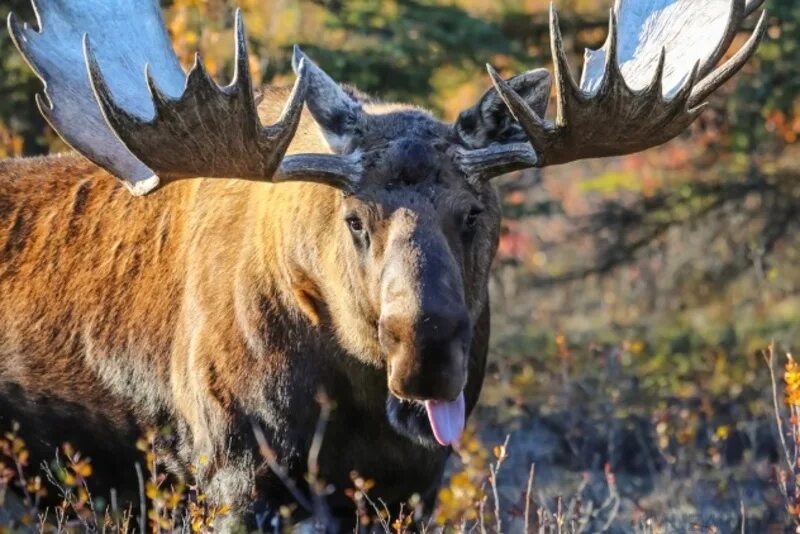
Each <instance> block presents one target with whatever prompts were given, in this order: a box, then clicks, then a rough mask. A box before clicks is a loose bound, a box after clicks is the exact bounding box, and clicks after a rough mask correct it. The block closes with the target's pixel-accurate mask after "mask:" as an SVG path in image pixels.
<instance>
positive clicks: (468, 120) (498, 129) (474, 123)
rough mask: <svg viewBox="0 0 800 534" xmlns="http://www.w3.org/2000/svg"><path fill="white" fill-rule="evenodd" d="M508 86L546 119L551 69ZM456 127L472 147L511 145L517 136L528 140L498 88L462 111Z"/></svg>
mask: <svg viewBox="0 0 800 534" xmlns="http://www.w3.org/2000/svg"><path fill="white" fill-rule="evenodd" d="M506 83H508V85H510V86H511V88H512V89H513V90H514V91H516V92H517V94H519V95H520V96H521V97H522V98H523V99H524V100H525V102H527V103H528V105H529V106H530V107H531V108H532V109H533V110H534V111H535V112H536V113H537V114H538V115H539V117H544V114H545V112H546V111H547V102H548V100H549V99H550V85H551V81H550V72H549V71H548V70H547V69H535V70H530V71H528V72H525V73H523V74H520V75H518V76H514V77H513V78H511V79H510V80H508V81H507V82H506ZM454 127H455V130H456V133H457V134H458V136H459V137H460V138H461V140H462V142H463V143H464V144H465V145H466V146H467V147H469V148H484V147H487V146H489V145H490V144H492V143H504V142H509V141H511V140H512V139H513V137H514V136H515V135H520V136H521V137H520V139H524V134H523V133H522V129H521V128H520V127H519V125H518V124H517V121H516V120H514V117H513V116H512V115H511V112H510V111H509V110H508V107H507V106H506V104H505V102H503V99H502V98H500V95H499V94H497V91H496V90H495V89H494V88H491V89H489V90H488V91H486V92H485V93H484V94H483V96H482V97H481V99H480V100H479V101H478V103H477V104H475V105H474V106H472V107H471V108H469V109H467V110H464V111H462V112H461V114H460V115H459V116H458V119H457V120H456V122H455V125H454Z"/></svg>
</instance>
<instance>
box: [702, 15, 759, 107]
mask: <svg viewBox="0 0 800 534" xmlns="http://www.w3.org/2000/svg"><path fill="white" fill-rule="evenodd" d="M766 32H767V12H766V11H763V12H762V13H761V16H760V17H759V19H758V23H757V24H756V27H755V30H753V34H752V35H751V36H750V38H749V39H748V40H747V42H746V43H745V45H744V46H743V47H742V48H740V49H739V50H738V51H737V52H736V54H734V55H733V57H731V59H729V60H728V61H727V62H725V63H724V64H723V65H720V66H719V67H717V68H716V69H715V70H714V71H712V72H711V74H709V75H708V76H706V77H705V78H704V79H703V80H701V81H700V82H699V83H698V84H697V86H696V87H695V88H694V89H693V91H692V96H691V97H690V98H689V105H690V106H692V107H693V106H696V105H698V104H699V103H700V102H702V101H703V100H705V99H706V98H708V97H709V96H711V93H713V92H714V91H716V90H717V89H718V88H719V87H720V86H721V85H722V84H723V83H725V82H727V81H728V80H729V79H731V77H732V76H733V75H734V74H736V73H737V72H739V69H741V68H742V67H743V66H744V64H745V63H747V61H748V60H749V59H750V58H751V57H752V56H753V54H755V52H756V50H757V49H758V45H759V44H761V40H762V39H763V38H764V34H765V33H766Z"/></svg>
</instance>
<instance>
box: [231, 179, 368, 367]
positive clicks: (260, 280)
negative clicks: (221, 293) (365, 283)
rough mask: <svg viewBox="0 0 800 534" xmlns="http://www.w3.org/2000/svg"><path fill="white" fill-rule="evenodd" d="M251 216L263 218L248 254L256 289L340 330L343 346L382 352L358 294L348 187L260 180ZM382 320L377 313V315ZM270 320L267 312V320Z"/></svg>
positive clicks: (360, 352)
mask: <svg viewBox="0 0 800 534" xmlns="http://www.w3.org/2000/svg"><path fill="white" fill-rule="evenodd" d="M253 188H254V190H253V193H251V196H252V197H253V198H252V199H251V201H250V211H251V212H252V214H251V216H252V217H255V218H256V219H257V220H258V221H259V223H258V224H257V225H253V226H250V227H251V228H258V229H259V230H258V231H257V232H255V234H257V235H253V236H252V239H251V240H249V241H250V243H251V244H250V245H249V246H248V250H247V252H246V254H247V255H248V256H249V259H247V260H245V262H244V263H246V264H247V265H249V268H248V270H249V276H248V278H249V279H250V280H252V282H253V283H255V284H258V287H259V288H260V290H259V291H257V292H256V293H259V294H267V295H271V296H276V297H279V298H280V301H281V302H282V304H283V305H284V306H285V307H286V308H287V309H289V310H292V311H294V312H295V315H296V316H297V317H298V318H299V319H300V322H301V323H306V324H307V325H308V326H309V327H311V328H313V329H317V330H319V332H325V331H328V332H331V333H333V334H334V335H335V337H336V338H337V340H338V342H339V343H340V344H341V345H342V346H343V348H344V349H345V350H346V351H348V352H350V353H352V354H354V355H356V356H359V357H361V358H364V359H366V360H367V361H371V362H375V359H376V356H375V355H377V354H379V353H380V349H379V347H378V342H377V339H375V340H373V339H371V338H369V337H367V338H365V336H363V334H361V335H359V333H363V332H370V331H372V330H373V328H371V325H372V324H373V323H370V321H371V317H370V312H369V310H368V309H367V307H366V305H365V303H364V302H362V301H361V300H360V299H359V298H358V295H360V294H361V292H359V291H358V290H357V289H358V288H356V287H355V284H356V281H355V280H354V278H353V274H354V273H353V269H352V266H351V265H349V263H348V258H349V254H347V247H352V246H353V245H352V243H351V236H350V235H349V234H348V233H347V227H346V225H345V224H344V221H343V220H342V215H341V202H342V193H341V192H340V191H338V190H336V189H334V188H331V187H328V186H325V185H317V184H310V183H284V184H279V185H271V184H257V185H254V186H253ZM372 319H374V320H377V318H372ZM262 320H263V319H262Z"/></svg>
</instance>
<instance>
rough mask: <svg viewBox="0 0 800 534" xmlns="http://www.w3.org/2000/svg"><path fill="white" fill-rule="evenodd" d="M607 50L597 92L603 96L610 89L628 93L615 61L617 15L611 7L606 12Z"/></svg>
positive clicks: (628, 90)
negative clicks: (601, 79) (607, 12)
mask: <svg viewBox="0 0 800 534" xmlns="http://www.w3.org/2000/svg"><path fill="white" fill-rule="evenodd" d="M606 46H607V47H608V50H607V51H606V61H605V65H603V81H602V82H601V83H600V89H599V90H598V92H597V94H598V95H602V96H601V97H605V96H607V95H609V94H610V93H611V92H612V91H615V90H616V91H620V90H621V91H625V92H628V93H630V92H631V91H630V89H629V88H628V85H627V84H626V83H625V78H623V77H622V71H620V70H619V63H618V62H617V55H618V50H617V49H618V46H619V45H618V41H617V15H616V13H614V10H613V9H610V10H609V14H608V39H607V44H606Z"/></svg>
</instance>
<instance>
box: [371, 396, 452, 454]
mask: <svg viewBox="0 0 800 534" xmlns="http://www.w3.org/2000/svg"><path fill="white" fill-rule="evenodd" d="M386 413H387V415H388V417H389V423H390V424H391V425H392V427H393V428H394V429H395V430H396V431H398V432H399V433H400V434H402V435H404V436H406V437H408V438H410V439H412V440H414V441H417V442H419V443H420V444H422V445H424V446H426V447H429V448H438V447H449V446H451V445H453V444H455V443H457V442H458V440H459V438H460V437H461V434H462V432H463V431H464V424H465V421H466V407H465V401H464V392H463V391H462V392H461V393H459V395H458V397H457V398H456V399H455V400H452V401H439V400H426V401H424V402H423V401H415V400H404V399H400V398H399V397H396V396H395V395H392V394H391V393H390V394H389V398H388V399H387V401H386Z"/></svg>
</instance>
